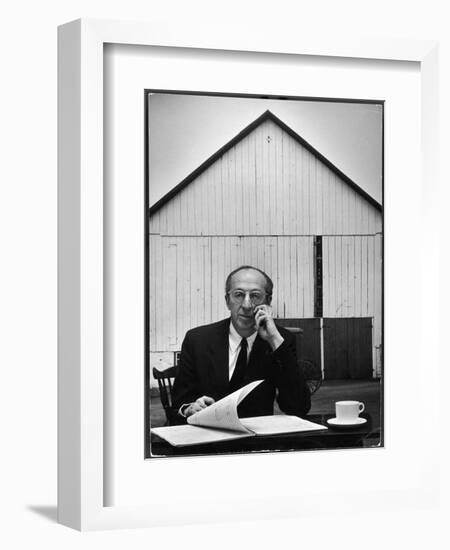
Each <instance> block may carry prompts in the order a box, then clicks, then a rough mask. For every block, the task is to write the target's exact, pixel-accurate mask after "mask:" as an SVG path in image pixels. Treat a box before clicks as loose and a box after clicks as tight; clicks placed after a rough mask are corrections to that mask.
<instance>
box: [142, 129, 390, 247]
mask: <svg viewBox="0 0 450 550" xmlns="http://www.w3.org/2000/svg"><path fill="white" fill-rule="evenodd" d="M379 232H381V215H380V213H379V212H378V211H377V210H376V209H375V208H374V207H373V206H372V205H370V204H369V203H368V202H367V201H366V200H365V199H364V198H363V197H362V196H361V195H359V194H358V193H357V192H356V191H354V190H353V189H352V188H351V187H350V186H349V185H348V184H347V183H346V182H344V181H343V180H341V179H340V178H339V177H338V176H337V175H336V174H335V173H334V172H332V171H331V170H330V169H329V168H328V167H327V166H325V165H324V164H322V163H321V162H320V161H319V160H318V159H317V158H316V157H315V156H314V155H313V154H312V153H310V152H309V151H307V150H306V149H304V148H303V147H302V146H301V145H300V144H299V143H298V142H296V141H295V140H294V139H293V138H292V137H291V136H289V135H288V134H287V133H286V132H284V131H283V130H282V129H281V128H279V127H278V126H277V125H276V124H275V123H274V122H272V121H266V122H264V123H263V124H261V126H259V127H258V128H256V129H255V130H254V131H253V132H252V133H251V134H249V135H248V136H247V137H245V138H244V139H243V140H242V141H240V142H239V143H237V144H236V145H235V146H234V147H233V148H232V149H230V150H229V151H227V152H226V153H225V154H224V155H223V156H222V157H220V159H218V160H217V161H216V162H215V163H214V164H213V165H211V166H210V167H209V168H207V169H206V170H205V172H203V173H202V174H201V175H200V176H199V177H198V178H197V179H195V180H194V181H192V182H191V183H190V184H189V185H188V186H187V187H185V188H184V189H183V190H181V191H180V192H179V193H178V194H177V195H175V197H174V198H173V199H172V200H170V201H169V202H168V203H166V204H165V205H164V206H162V207H161V209H160V210H159V211H158V212H157V213H156V214H155V215H154V216H152V218H151V220H150V233H156V234H160V235H173V236H175V235H180V236H184V235H192V236H197V235H286V236H287V235H336V234H338V235H360V234H375V233H379Z"/></svg>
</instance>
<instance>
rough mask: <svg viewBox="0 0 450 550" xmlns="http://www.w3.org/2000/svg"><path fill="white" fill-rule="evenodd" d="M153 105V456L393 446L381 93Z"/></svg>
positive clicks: (198, 98) (206, 98)
mask: <svg viewBox="0 0 450 550" xmlns="http://www.w3.org/2000/svg"><path fill="white" fill-rule="evenodd" d="M145 100H146V102H147V103H146V109H145V113H146V124H147V128H146V135H148V149H146V154H147V159H146V160H147V162H146V166H147V171H146V172H147V174H148V180H149V187H148V194H149V206H150V207H149V227H148V235H149V248H148V254H147V259H146V262H149V269H148V274H149V276H148V279H147V280H148V291H147V296H148V297H147V299H146V303H147V304H148V327H149V329H148V330H147V331H146V335H148V339H149V343H148V345H147V346H146V349H149V361H148V365H147V368H148V380H149V384H148V385H149V386H150V390H149V394H148V395H149V401H150V402H149V406H148V407H146V411H148V414H149V421H148V426H150V429H148V430H146V433H148V434H149V436H148V437H149V439H148V443H149V445H148V453H147V455H148V457H156V456H184V455H193V454H194V455H199V454H213V453H222V454H223V453H233V452H235V453H236V452H240V453H242V452H258V451H261V452H263V451H264V452H267V451H270V450H272V451H280V450H302V449H307V450H312V449H336V448H345V447H353V448H358V447H369V446H375V447H377V446H379V445H381V444H382V238H383V231H382V173H383V162H382V159H383V136H382V129H383V102H381V101H374V100H371V101H369V100H365V101H359V102H358V101H357V100H345V99H341V100H339V101H337V100H332V99H329V100H327V99H326V98H320V100H319V101H317V100H316V101H314V100H313V99H306V100H305V99H302V98H290V97H273V98H271V97H267V96H266V97H257V96H250V95H242V96H225V95H222V94H221V95H217V94H216V95H214V94H206V93H202V94H195V93H194V92H190V93H189V92H181V93H180V92H178V93H177V92H167V91H148V92H146V97H145ZM300 132H301V133H302V134H303V135H300ZM305 136H307V137H308V139H305ZM187 139H188V140H189V144H188V145H186V140H187ZM312 142H314V143H317V144H318V147H319V148H320V149H321V150H320V151H319V150H318V149H317V148H315V147H314V146H313V145H311V143H312ZM325 151H326V154H325ZM330 157H331V158H333V160H334V159H336V160H334V162H332V161H331V160H330ZM337 165H339V166H342V165H346V166H348V169H349V170H350V171H351V172H352V173H354V174H355V177H354V179H355V180H357V181H360V180H361V181H362V182H364V184H363V185H364V187H365V188H363V187H361V186H359V185H358V184H356V183H355V181H354V180H353V179H351V178H350V177H349V176H348V175H346V174H345V173H344V172H343V171H342V170H340V169H339V168H338V167H337ZM175 182H178V183H175ZM375 197H376V198H375ZM243 266H247V267H243ZM249 266H252V267H254V269H253V270H252V269H250V267H249ZM257 270H258V271H257ZM233 272H234V274H233V275H232V276H231V277H230V276H229V274H230V273H233ZM252 272H253V274H254V275H255V276H256V278H257V279H259V278H261V277H263V284H262V285H261V282H260V281H257V280H255V281H253V282H252V284H253V285H254V286H253V287H251V290H252V292H253V294H254V295H255V296H257V298H256V302H255V303H252V302H251V301H249V300H250V297H249V298H247V301H245V295H242V290H241V288H240V285H241V284H250V282H249V281H246V282H245V283H244V281H241V278H242V277H245V278H247V277H248V276H250V273H252ZM226 281H227V284H226V283H225V282H226ZM264 281H265V282H264ZM267 285H269V287H270V288H269V289H267V288H266V287H267ZM265 293H267V294H265ZM241 295H242V297H243V298H244V301H243V302H242V301H240V298H241ZM266 306H267V307H266ZM258 309H260V310H261V312H262V314H264V313H266V312H267V313H269V314H270V317H272V318H273V319H274V320H275V326H273V325H272V326H271V327H269V328H272V330H273V333H274V335H275V336H279V337H280V338H283V337H282V336H281V334H283V335H284V338H285V339H286V340H287V341H289V338H288V334H293V335H294V337H293V338H292V339H291V341H292V344H293V346H294V348H295V349H294V351H295V353H294V354H290V353H287V354H285V353H284V347H285V345H286V344H285V345H284V346H281V344H280V345H279V346H281V347H280V349H278V348H277V349H278V352H277V351H276V350H275V351H273V350H272V349H271V347H270V337H269V336H271V334H269V332H266V331H264V330H262V329H259V330H256V326H255V324H254V322H253V321H252V320H251V322H250V324H249V321H248V319H249V318H250V319H251V316H253V315H255V314H256V312H257V311H258ZM265 310H266V311H265ZM247 325H248V326H247ZM195 327H198V328H195ZM200 327H201V328H200ZM277 327H282V328H280V329H279V330H278V328H277ZM283 327H284V328H285V329H286V330H287V333H284V332H283ZM192 329H194V330H193V332H189V334H186V333H187V332H188V331H189V330H191V331H192ZM280 331H281V333H280ZM259 333H261V335H260V334H259ZM185 335H186V339H185ZM242 337H245V341H246V342H247V338H248V349H247V350H246V351H247V353H246V357H245V366H244V369H243V370H242V376H241V377H240V380H239V375H238V374H237V373H238V372H239V369H238V368H237V366H236V365H237V363H238V356H239V354H240V344H239V341H240V340H239V339H240V338H242ZM265 338H266V339H265ZM284 338H283V341H285V340H284ZM183 342H184V345H183ZM247 356H248V357H247ZM277 359H279V361H280V363H281V368H280V367H278V366H277V365H276V364H275V363H276V361H277ZM278 371H279V372H278ZM296 371H300V372H299V373H298V372H296ZM297 377H298V380H297ZM236 379H238V382H237V383H236V382H235V381H236ZM262 379H264V381H262V382H259V383H258V380H262ZM152 382H153V383H152ZM255 383H256V384H257V386H256V387H253V386H251V387H249V386H248V384H253V385H254V384H255ZM244 387H247V389H243V388H244ZM237 390H241V391H237ZM248 390H250V391H249V393H247V391H248ZM319 390H320V391H319ZM236 392H237V393H236ZM230 394H233V396H231V395H230ZM205 395H206V397H204V396H205ZM244 396H245V397H244ZM275 396H276V397H275ZM206 398H208V399H206ZM198 399H199V400H200V401H199V403H200V404H197V403H196V400H198ZM205 401H206V403H210V402H212V401H213V402H214V403H213V405H214V406H212V407H211V406H210V407H209V408H207V410H204V411H203V410H202V412H201V415H200V414H197V415H196V416H193V414H191V415H190V416H191V418H189V420H188V419H187V418H185V416H187V415H183V414H182V410H181V411H180V409H181V408H182V407H183V406H184V409H185V410H187V411H188V412H190V411H191V410H195V409H196V408H200V406H201V405H203V404H204V402H205ZM218 401H220V402H219V403H218ZM188 402H191V403H192V405H191V406H189V405H188ZM336 402H338V405H337V411H338V414H340V415H343V417H342V418H341V417H339V418H338V417H337V416H336V414H337V412H336V406H335V403H336ZM274 405H275V412H276V414H275V415H274V414H273V413H274ZM280 407H281V409H280ZM360 409H364V412H363V414H362V415H360ZM221 411H223V414H221ZM197 412H199V413H200V410H198V411H197ZM265 413H266V414H265ZM289 413H291V414H289ZM293 415H294V416H295V417H296V418H294V417H293ZM300 419H302V420H300ZM192 422H196V424H195V426H194V425H193V424H192ZM275 423H276V424H275ZM150 433H152V436H150ZM255 434H256V436H258V439H249V438H250V437H254V435H255ZM214 442H215V444H214Z"/></svg>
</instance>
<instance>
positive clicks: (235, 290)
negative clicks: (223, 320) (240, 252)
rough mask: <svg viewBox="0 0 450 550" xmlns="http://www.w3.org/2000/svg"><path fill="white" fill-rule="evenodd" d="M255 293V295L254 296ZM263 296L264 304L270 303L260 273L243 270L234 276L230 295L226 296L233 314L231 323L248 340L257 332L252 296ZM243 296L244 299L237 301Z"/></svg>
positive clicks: (264, 282)
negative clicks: (238, 297)
mask: <svg viewBox="0 0 450 550" xmlns="http://www.w3.org/2000/svg"><path fill="white" fill-rule="evenodd" d="M252 293H253V294H252ZM258 294H259V295H262V296H263V302H262V303H270V299H269V300H267V297H266V279H265V278H264V276H263V275H261V273H259V271H255V270H253V269H242V270H241V271H238V272H237V273H236V274H235V275H233V277H232V279H231V286H230V291H229V293H228V294H227V295H226V296H225V300H226V302H227V307H228V309H229V310H230V313H231V321H232V323H233V326H234V328H235V329H236V331H237V332H238V333H239V335H240V336H242V337H243V338H246V337H247V336H250V335H251V334H252V333H253V332H255V330H256V329H255V317H254V310H255V299H254V298H253V301H252V296H258ZM234 295H237V296H239V295H241V298H243V299H236V298H234Z"/></svg>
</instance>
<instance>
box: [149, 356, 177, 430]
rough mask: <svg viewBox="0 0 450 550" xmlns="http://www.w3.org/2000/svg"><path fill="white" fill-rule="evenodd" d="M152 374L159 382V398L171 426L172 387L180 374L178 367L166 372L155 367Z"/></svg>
mask: <svg viewBox="0 0 450 550" xmlns="http://www.w3.org/2000/svg"><path fill="white" fill-rule="evenodd" d="M152 372H153V377H154V379H155V380H156V381H157V382H158V388H159V398H160V399H161V404H162V406H163V407H164V412H165V413H166V420H167V424H170V421H171V417H172V387H173V381H174V380H175V377H176V375H177V373H178V365H174V366H173V367H169V368H167V369H165V370H158V369H157V368H156V367H153V369H152Z"/></svg>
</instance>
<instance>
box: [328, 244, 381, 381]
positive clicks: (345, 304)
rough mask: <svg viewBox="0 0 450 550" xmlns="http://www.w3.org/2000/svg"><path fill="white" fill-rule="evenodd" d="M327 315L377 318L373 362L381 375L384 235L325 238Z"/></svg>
mask: <svg viewBox="0 0 450 550" xmlns="http://www.w3.org/2000/svg"><path fill="white" fill-rule="evenodd" d="M322 255H323V316H324V317H373V332H372V340H373V365H374V368H375V373H376V375H377V376H379V375H380V374H381V364H380V350H381V338H382V326H381V319H382V311H381V305H382V295H381V290H382V243H381V235H364V236H334V237H332V236H329V237H323V239H322Z"/></svg>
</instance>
